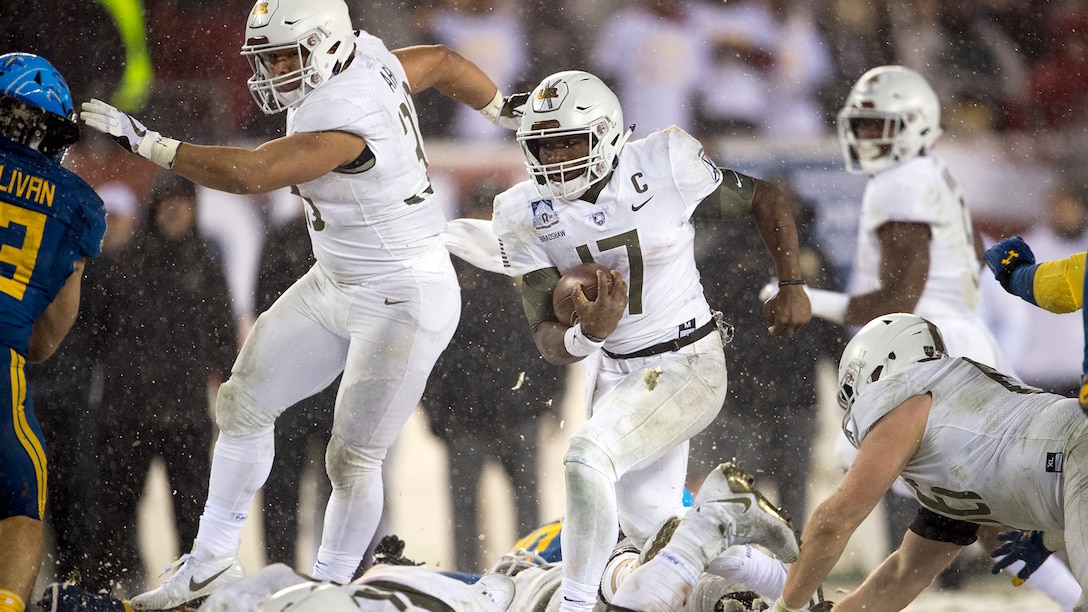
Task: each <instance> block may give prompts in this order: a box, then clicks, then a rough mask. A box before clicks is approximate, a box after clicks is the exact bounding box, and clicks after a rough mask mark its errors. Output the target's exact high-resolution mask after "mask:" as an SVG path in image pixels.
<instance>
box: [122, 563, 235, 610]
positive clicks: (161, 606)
mask: <svg viewBox="0 0 1088 612" xmlns="http://www.w3.org/2000/svg"><path fill="white" fill-rule="evenodd" d="M172 567H176V568H177V571H176V572H175V573H174V575H173V576H170V577H169V578H167V579H166V582H164V583H162V585H161V586H159V588H157V589H153V590H151V591H148V592H146V593H142V594H140V595H137V596H136V597H133V598H132V601H131V603H132V607H133V608H134V609H136V610H169V609H171V608H176V607H178V606H181V605H182V604H185V603H188V602H190V601H193V600H194V599H199V598H201V597H205V596H207V595H210V594H211V593H212V591H214V590H216V589H218V588H219V587H221V586H223V585H225V584H228V583H230V582H234V581H235V580H238V579H239V578H242V577H243V576H245V575H246V572H245V570H244V569H242V564H241V563H239V562H238V559H237V558H236V557H228V558H226V559H214V560H211V561H201V560H199V559H197V558H196V557H194V556H192V555H191V554H190V555H183V556H182V557H181V558H180V559H178V560H177V561H175V562H174V563H173V565H172V566H171V568H172ZM171 568H167V571H169V570H170V569H171Z"/></svg>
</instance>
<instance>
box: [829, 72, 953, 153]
mask: <svg viewBox="0 0 1088 612" xmlns="http://www.w3.org/2000/svg"><path fill="white" fill-rule="evenodd" d="M873 122H878V123H880V124H881V125H882V126H883V129H882V130H881V134H880V135H879V136H875V137H863V136H862V135H860V134H859V128H860V127H861V126H863V125H866V124H870V123H873ZM940 123H941V103H940V100H938V99H937V94H936V93H935V92H934V91H933V88H932V87H930V86H929V83H928V82H926V80H925V78H923V77H922V75H920V74H918V73H917V72H914V71H913V70H910V69H908V68H904V67H902V66H879V67H877V68H873V69H872V70H870V71H868V72H866V73H865V74H863V75H862V76H861V78H860V79H858V82H857V83H856V84H855V85H854V88H853V89H851V90H850V95H848V96H847V97H846V103H845V104H844V105H843V107H842V110H841V111H839V116H838V130H839V144H840V145H842V155H843V159H844V160H845V162H846V170H847V171H848V172H851V173H853V174H873V173H875V172H879V171H881V170H884V169H886V168H890V167H892V166H894V165H896V164H899V163H901V162H903V161H906V160H908V159H910V158H912V157H915V156H917V155H919V154H921V153H923V152H925V151H926V150H928V149H929V148H930V147H932V146H933V143H935V142H936V141H937V138H938V137H940V135H941V133H942V130H941V126H940Z"/></svg>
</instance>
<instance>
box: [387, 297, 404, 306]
mask: <svg viewBox="0 0 1088 612" xmlns="http://www.w3.org/2000/svg"><path fill="white" fill-rule="evenodd" d="M407 301H408V300H391V299H389V298H385V305H386V306H396V305H397V304H403V303H405V302H407Z"/></svg>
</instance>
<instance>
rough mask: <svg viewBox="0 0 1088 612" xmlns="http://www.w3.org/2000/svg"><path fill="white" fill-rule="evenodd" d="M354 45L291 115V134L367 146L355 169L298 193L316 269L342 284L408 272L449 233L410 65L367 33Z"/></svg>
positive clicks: (341, 171)
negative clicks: (329, 135)
mask: <svg viewBox="0 0 1088 612" xmlns="http://www.w3.org/2000/svg"><path fill="white" fill-rule="evenodd" d="M356 43H357V47H356V51H355V59H354V60H353V61H352V63H351V64H350V65H349V66H348V67H347V68H346V69H344V71H343V72H341V73H340V74H338V75H336V76H335V77H333V78H331V79H329V81H328V82H327V83H325V84H324V85H322V86H321V87H319V88H318V89H316V90H315V91H314V92H313V93H312V94H310V95H309V96H308V97H306V98H305V99H304V100H303V101H302V103H301V104H299V106H298V107H297V108H292V109H288V111H287V134H288V135H290V134H295V133H298V132H324V131H342V132H349V133H352V134H356V135H358V136H361V137H362V138H363V139H365V140H366V151H365V152H364V155H363V157H361V158H360V160H361V162H362V163H360V164H359V165H358V167H355V168H350V169H348V168H341V169H337V170H334V171H333V172H330V173H328V174H325V175H322V176H321V177H320V178H317V179H315V180H313V181H310V182H308V183H303V184H302V185H298V186H296V187H294V188H293V191H295V192H296V193H297V194H299V195H300V196H301V197H302V198H303V200H304V201H305V210H306V217H307V225H308V226H309V230H310V239H311V241H312V242H313V249H314V255H315V256H316V258H317V262H318V264H319V265H320V266H321V267H322V268H324V269H325V271H326V272H327V273H328V274H329V276H331V277H332V278H333V279H334V280H336V281H339V282H345V283H358V282H361V281H363V280H367V279H373V278H375V277H378V276H382V275H386V274H391V273H395V272H398V271H401V270H403V269H405V268H410V267H412V266H413V264H414V263H415V262H417V261H419V260H420V259H421V258H423V257H424V256H425V255H426V254H428V253H430V252H433V250H434V249H438V248H443V247H442V242H441V240H440V239H439V233H441V232H442V231H443V230H444V229H445V217H444V215H443V213H442V210H441V208H440V207H439V204H438V203H437V202H436V201H435V199H434V198H432V197H431V194H432V192H433V190H432V189H431V183H430V179H429V178H428V176H427V158H426V155H425V154H424V151H423V140H422V138H421V137H420V134H419V122H418V119H417V118H416V112H415V106H414V103H413V101H412V95H411V89H410V87H409V85H408V80H407V77H406V76H405V73H404V68H403V67H402V66H401V64H400V61H399V60H398V59H397V58H396V57H395V56H394V55H393V54H392V53H390V52H389V50H388V49H386V48H385V45H384V43H382V41H381V40H379V39H377V38H375V37H373V36H371V35H370V34H367V33H366V32H360V34H359V36H358V37H357V39H356Z"/></svg>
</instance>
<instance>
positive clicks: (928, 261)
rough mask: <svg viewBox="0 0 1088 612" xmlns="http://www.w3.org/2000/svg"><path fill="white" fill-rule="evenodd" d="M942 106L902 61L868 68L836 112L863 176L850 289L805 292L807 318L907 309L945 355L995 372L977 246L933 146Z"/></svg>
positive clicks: (847, 157)
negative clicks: (927, 326)
mask: <svg viewBox="0 0 1088 612" xmlns="http://www.w3.org/2000/svg"><path fill="white" fill-rule="evenodd" d="M940 120H941V105H940V101H939V100H938V99H937V94H936V93H934V91H933V89H932V88H931V87H930V86H929V83H927V82H926V80H925V78H923V77H922V76H921V75H920V74H918V73H916V72H914V71H913V70H910V69H908V68H904V67H902V66H880V67H877V68H873V69H872V70H869V71H868V72H866V73H865V74H864V75H862V77H861V78H860V79H858V82H857V83H856V84H855V85H854V87H853V89H851V90H850V94H849V95H848V96H847V98H846V102H845V104H844V105H843V108H842V110H841V111H839V116H838V131H839V142H840V144H841V145H842V153H843V158H844V161H845V163H846V169H847V171H849V172H851V173H854V174H868V175H869V176H870V178H869V182H868V184H867V185H866V187H865V193H864V195H863V196H862V202H861V216H860V219H859V222H858V244H857V255H856V256H855V258H854V268H853V273H852V278H851V282H850V294H849V295H847V294H843V293H835V292H829V291H819V290H809V294H810V297H811V298H812V314H813V315H814V316H817V317H822V318H825V319H829V320H831V321H835V322H837V323H846V324H847V325H855V326H861V325H864V324H865V323H867V322H868V321H870V320H871V319H872V318H873V317H876V316H879V315H882V314H887V313H890V312H913V313H915V314H917V315H918V316H921V317H925V318H926V319H928V320H930V321H933V322H934V323H935V324H937V325H938V326H939V327H940V328H941V331H942V333H943V334H944V336H945V339H946V341H947V342H948V346H949V350H950V351H952V354H953V355H964V356H967V357H971V358H972V359H975V360H978V361H981V362H982V363H985V364H988V365H991V366H993V367H996V368H998V369H1003V368H1004V366H1005V363H1004V361H1005V359H1004V357H1003V356H1002V355H1001V353H1000V351H999V350H998V348H997V343H996V341H995V340H994V338H993V335H992V334H991V333H990V331H989V330H988V329H987V327H986V324H985V322H984V321H983V320H982V316H981V313H980V307H981V302H982V290H981V285H980V274H981V271H982V248H981V242H979V241H978V240H976V234H975V232H974V228H973V226H972V223H971V214H970V211H969V210H968V209H967V203H966V200H965V199H964V193H963V190H962V188H961V187H960V185H959V183H958V182H957V181H956V178H955V177H954V176H953V175H952V173H951V172H950V171H949V169H948V167H947V166H945V164H944V162H943V161H941V159H940V157H939V156H937V155H936V154H935V153H934V152H933V151H931V148H932V147H933V145H934V143H935V142H936V141H937V139H938V138H939V137H940V135H941V133H942V131H941V127H940Z"/></svg>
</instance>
